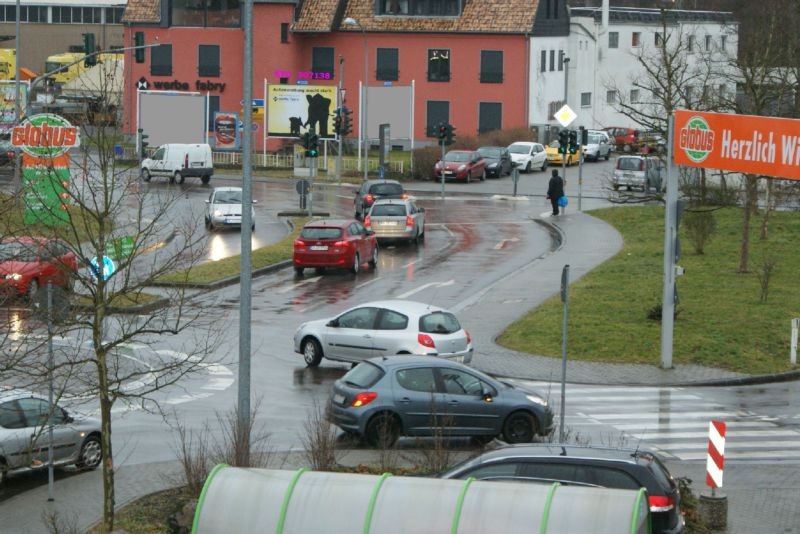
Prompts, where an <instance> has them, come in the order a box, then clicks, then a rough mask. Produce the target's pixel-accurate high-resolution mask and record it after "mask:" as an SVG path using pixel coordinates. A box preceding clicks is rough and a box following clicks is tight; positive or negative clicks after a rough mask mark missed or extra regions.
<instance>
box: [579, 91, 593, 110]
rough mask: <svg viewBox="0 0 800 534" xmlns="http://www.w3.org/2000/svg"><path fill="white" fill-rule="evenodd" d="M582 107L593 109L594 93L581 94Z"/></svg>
mask: <svg viewBox="0 0 800 534" xmlns="http://www.w3.org/2000/svg"><path fill="white" fill-rule="evenodd" d="M581 107H582V108H590V107H592V93H581Z"/></svg>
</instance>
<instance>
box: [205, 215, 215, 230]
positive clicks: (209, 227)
mask: <svg viewBox="0 0 800 534" xmlns="http://www.w3.org/2000/svg"><path fill="white" fill-rule="evenodd" d="M205 223H206V230H209V231H211V230H213V229H214V227H213V226H211V219H209V218H208V217H206V219H205Z"/></svg>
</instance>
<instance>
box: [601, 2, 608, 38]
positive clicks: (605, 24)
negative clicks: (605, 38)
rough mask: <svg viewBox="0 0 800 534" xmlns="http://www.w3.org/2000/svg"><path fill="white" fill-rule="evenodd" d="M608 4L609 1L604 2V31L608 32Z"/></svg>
mask: <svg viewBox="0 0 800 534" xmlns="http://www.w3.org/2000/svg"><path fill="white" fill-rule="evenodd" d="M608 4H609V0H603V7H602V9H603V31H604V32H607V31H608V9H609V8H608Z"/></svg>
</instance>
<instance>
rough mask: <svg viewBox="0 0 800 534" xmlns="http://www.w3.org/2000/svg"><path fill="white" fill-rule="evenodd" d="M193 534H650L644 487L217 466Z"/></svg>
mask: <svg viewBox="0 0 800 534" xmlns="http://www.w3.org/2000/svg"><path fill="white" fill-rule="evenodd" d="M192 532H193V533H195V534H210V533H229V532H239V533H247V532H259V533H272V532H274V533H276V534H296V533H307V532H314V533H325V532H347V533H359V532H360V533H363V534H369V533H373V534H394V533H397V534H400V533H403V534H405V533H408V532H415V533H437V534H439V533H450V534H479V533H484V532H504V533H516V532H520V533H522V532H526V533H540V534H555V533H561V534H573V533H575V532H581V533H587V534H590V533H598V534H613V533H620V534H622V533H626V534H628V533H629V534H648V533H649V532H650V517H649V509H648V507H647V496H646V494H645V490H644V489H641V490H621V489H609V488H590V487H580V486H560V485H558V484H552V485H548V484H534V483H518V482H483V481H475V480H473V479H468V480H443V479H436V478H422V477H394V476H390V475H388V474H385V475H382V476H376V475H358V474H352V473H330V472H317V471H307V470H305V469H300V470H298V471H282V470H272V469H246V468H234V467H227V466H224V465H219V466H217V467H215V468H214V470H213V471H212V472H211V474H210V475H209V476H208V479H207V480H206V483H205V486H204V488H203V491H202V494H201V496H200V499H199V501H198V503H197V510H196V513H195V518H194V525H193V528H192Z"/></svg>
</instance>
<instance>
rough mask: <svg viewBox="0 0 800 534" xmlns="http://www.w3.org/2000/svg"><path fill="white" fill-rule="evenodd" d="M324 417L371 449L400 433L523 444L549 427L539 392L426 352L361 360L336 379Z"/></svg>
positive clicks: (550, 415) (549, 415)
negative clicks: (498, 440)
mask: <svg viewBox="0 0 800 534" xmlns="http://www.w3.org/2000/svg"><path fill="white" fill-rule="evenodd" d="M329 414H330V415H329V417H330V418H331V421H332V422H333V423H334V424H335V425H336V426H338V427H339V428H341V429H342V430H344V431H345V432H348V433H351V434H357V435H360V436H363V437H364V438H366V440H367V441H368V442H369V443H370V444H372V445H375V446H388V445H391V444H392V443H394V442H395V441H396V440H397V438H398V437H400V436H432V435H436V433H437V432H440V431H443V433H444V434H446V435H447V436H454V437H455V436H468V437H474V438H476V439H478V440H482V441H489V440H491V439H492V438H494V437H499V436H501V437H502V439H503V440H504V441H506V442H508V443H527V442H530V441H532V440H533V439H534V438H535V437H536V436H537V435H547V434H549V433H550V432H551V431H552V429H553V412H552V411H551V410H550V407H549V406H548V402H547V400H546V399H544V398H543V397H541V396H539V395H536V394H534V393H530V392H526V391H522V390H520V389H517V388H515V387H514V386H512V385H509V384H506V383H504V382H500V381H498V380H495V379H494V378H491V377H490V376H487V375H485V374H483V373H481V372H479V371H476V370H475V369H472V368H470V367H467V366H466V365H463V364H460V363H458V362H454V361H450V360H444V359H440V358H431V357H427V356H410V355H409V356H387V357H384V358H372V359H370V360H366V361H364V362H362V363H360V364H359V365H357V366H356V367H354V368H353V369H351V370H350V371H349V372H348V373H347V374H346V375H344V376H343V377H342V378H340V379H339V380H337V381H336V383H335V384H334V386H333V390H332V391H331V396H330V410H329Z"/></svg>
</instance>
